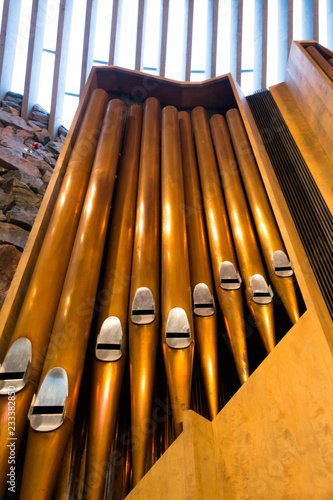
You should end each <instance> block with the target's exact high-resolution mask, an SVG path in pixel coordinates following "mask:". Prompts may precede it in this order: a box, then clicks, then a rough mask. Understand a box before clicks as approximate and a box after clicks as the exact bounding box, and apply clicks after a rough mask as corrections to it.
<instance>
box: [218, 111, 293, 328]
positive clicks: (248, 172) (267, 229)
mask: <svg viewBox="0 0 333 500" xmlns="http://www.w3.org/2000/svg"><path fill="white" fill-rule="evenodd" d="M226 118H227V123H228V127H229V130H230V135H231V139H232V143H233V146H234V150H235V153H236V156H237V160H238V165H239V169H240V171H241V175H242V179H243V182H244V186H245V191H246V194H247V198H248V200H249V203H250V207H251V212H252V216H253V219H254V222H255V225H256V228H257V233H258V236H259V241H260V245H261V248H262V251H263V254H264V257H265V262H266V266H267V269H268V271H269V275H270V279H271V281H272V283H273V286H274V288H275V289H276V290H277V292H278V294H279V296H280V297H281V300H282V302H283V304H284V306H285V308H286V310H287V313H288V315H289V318H290V320H291V321H292V323H296V321H297V320H298V319H299V310H298V305H297V298H296V293H295V290H294V285H293V280H292V278H291V277H279V276H278V275H277V274H276V273H275V269H274V266H273V260H272V256H273V253H274V252H275V251H277V250H280V251H282V252H284V253H285V254H286V250H285V247H284V244H283V241H282V238H281V236H280V233H279V230H278V227H277V225H276V222H275V217H274V215H273V212H272V209H271V206H270V203H269V201H268V197H267V194H266V192H265V188H264V185H263V182H262V180H261V177H260V174H259V170H258V167H257V165H256V162H255V159H254V156H253V153H252V149H251V146H250V143H249V141H248V138H247V135H246V132H245V129H244V125H243V123H242V120H241V117H240V114H239V111H238V110H237V109H231V110H229V111H228V112H227V114H226Z"/></svg>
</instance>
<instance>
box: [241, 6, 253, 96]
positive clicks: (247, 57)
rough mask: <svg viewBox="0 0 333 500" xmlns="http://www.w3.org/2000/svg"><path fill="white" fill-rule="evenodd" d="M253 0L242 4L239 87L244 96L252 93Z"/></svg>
mask: <svg viewBox="0 0 333 500" xmlns="http://www.w3.org/2000/svg"><path fill="white" fill-rule="evenodd" d="M253 67H254V0H247V1H246V2H244V3H243V37H242V69H241V87H242V90H243V92H244V94H245V95H248V94H252V92H253V84H254V81H253Z"/></svg>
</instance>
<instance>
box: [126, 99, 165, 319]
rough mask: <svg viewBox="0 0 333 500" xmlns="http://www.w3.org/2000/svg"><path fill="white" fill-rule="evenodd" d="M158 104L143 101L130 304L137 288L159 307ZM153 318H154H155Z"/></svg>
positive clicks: (153, 101)
mask: <svg viewBox="0 0 333 500" xmlns="http://www.w3.org/2000/svg"><path fill="white" fill-rule="evenodd" d="M160 114H161V111H160V103H159V102H158V100H157V99H155V97H150V98H149V99H147V100H146V103H145V107H144V113H143V123H142V139H141V152H140V171H139V172H140V173H139V184H138V197H137V214H136V222H135V236H134V252H133V263H132V268H133V270H134V272H133V273H132V283H131V299H130V302H131V304H132V302H133V299H134V295H135V293H136V292H137V290H138V289H139V288H140V287H146V288H148V289H149V290H150V291H151V293H152V295H153V298H154V302H155V308H156V313H157V311H158V307H159V287H160V284H159V275H158V273H157V272H156V269H158V267H159V260H160V259H159V256H160V241H159V240H160V222H159V221H160V196H159V193H160V126H161V125H160ZM155 315H157V314H155Z"/></svg>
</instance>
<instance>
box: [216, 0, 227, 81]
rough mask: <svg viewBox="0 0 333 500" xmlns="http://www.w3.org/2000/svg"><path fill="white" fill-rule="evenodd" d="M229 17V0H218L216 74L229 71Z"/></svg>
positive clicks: (223, 73)
mask: <svg viewBox="0 0 333 500" xmlns="http://www.w3.org/2000/svg"><path fill="white" fill-rule="evenodd" d="M230 19H231V8H230V0H220V1H219V16H218V26H217V56H216V74H217V75H225V74H226V73H229V71H230Z"/></svg>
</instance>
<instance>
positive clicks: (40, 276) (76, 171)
mask: <svg viewBox="0 0 333 500" xmlns="http://www.w3.org/2000/svg"><path fill="white" fill-rule="evenodd" d="M107 101H108V96H107V93H106V92H105V91H104V90H95V91H94V92H93V94H92V97H91V99H90V101H89V104H88V107H87V110H86V113H85V116H84V119H83V121H82V124H81V127H80V131H79V134H78V137H77V139H76V142H75V146H74V149H73V152H72V154H71V157H70V160H69V163H68V166H67V169H66V173H65V176H64V179H63V181H62V184H61V188H60V191H59V195H58V198H57V201H56V204H55V207H54V210H53V214H52V217H51V220H50V222H49V225H48V229H47V231H46V234H45V237H44V241H43V244H42V247H41V250H40V252H39V255H38V259H37V262H36V265H35V268H34V271H33V274H32V277H31V280H30V283H29V287H28V290H27V292H26V295H25V299H24V302H23V305H22V308H21V311H20V314H19V317H18V320H17V323H16V327H15V330H14V334H13V337H12V340H11V343H10V347H11V346H12V345H13V343H14V342H15V341H17V340H18V339H20V338H22V337H25V338H27V339H29V341H30V342H31V346H32V358H31V365H30V369H29V375H28V381H27V383H26V385H25V386H24V388H23V389H22V390H20V392H16V429H15V437H16V452H18V449H19V445H20V441H21V437H22V434H23V431H24V428H25V425H26V423H27V414H28V410H29V406H30V403H31V399H32V397H33V394H34V392H35V391H36V387H37V385H38V382H39V378H40V374H41V371H42V368H43V363H44V356H45V353H46V349H47V345H48V341H49V335H50V332H51V330H52V326H53V322H54V318H55V315H56V311H57V306H58V303H59V298H60V294H61V290H62V286H63V282H64V279H65V275H66V270H67V267H68V262H69V259H70V255H71V251H72V247H73V242H74V238H75V234H76V230H77V226H78V223H79V217H80V214H81V210H82V205H83V201H84V196H85V193H86V190H87V185H88V181H89V176H90V172H91V167H92V164H93V160H94V156H95V152H96V147H97V142H98V137H99V133H100V129H101V126H102V121H103V117H104V113H105V109H106V106H107ZM6 414H7V397H6V396H5V395H1V396H0V415H1V417H0V418H1V420H2V419H5V420H6ZM6 422H7V421H6ZM6 433H7V423H6V425H5V426H4V425H3V424H1V426H0V470H1V480H0V496H1V494H2V493H3V491H4V488H5V487H6V474H7V472H6V471H7V467H8V448H7V447H6V442H7V435H6Z"/></svg>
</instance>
